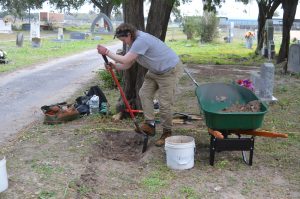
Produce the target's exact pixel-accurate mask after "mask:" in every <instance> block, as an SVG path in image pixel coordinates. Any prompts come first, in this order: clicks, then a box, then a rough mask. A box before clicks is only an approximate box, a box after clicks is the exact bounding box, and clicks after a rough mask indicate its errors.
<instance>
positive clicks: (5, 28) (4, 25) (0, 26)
mask: <svg viewBox="0 0 300 199" xmlns="http://www.w3.org/2000/svg"><path fill="white" fill-rule="evenodd" d="M11 32H12V29H11V22H5V21H3V20H0V33H11Z"/></svg>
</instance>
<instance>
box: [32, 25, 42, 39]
mask: <svg viewBox="0 0 300 199" xmlns="http://www.w3.org/2000/svg"><path fill="white" fill-rule="evenodd" d="M40 37H41V34H40V23H39V22H32V23H31V24H30V40H31V39H32V38H40Z"/></svg>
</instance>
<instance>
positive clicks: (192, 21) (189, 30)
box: [181, 16, 200, 40]
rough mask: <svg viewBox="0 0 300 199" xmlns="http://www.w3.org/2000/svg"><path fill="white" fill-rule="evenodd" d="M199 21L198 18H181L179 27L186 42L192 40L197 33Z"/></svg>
mask: <svg viewBox="0 0 300 199" xmlns="http://www.w3.org/2000/svg"><path fill="white" fill-rule="evenodd" d="M199 21H200V17H199V16H186V17H184V18H183V21H182V24H181V26H182V28H183V32H184V34H186V38H187V39H188V40H190V39H193V38H194V35H195V34H196V33H197V29H198V27H199Z"/></svg>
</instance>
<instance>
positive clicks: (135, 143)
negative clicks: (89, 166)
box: [93, 132, 143, 162]
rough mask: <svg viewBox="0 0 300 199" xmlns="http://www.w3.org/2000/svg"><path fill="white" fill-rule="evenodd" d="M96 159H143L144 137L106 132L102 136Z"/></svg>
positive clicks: (133, 133) (97, 146) (134, 134)
mask: <svg viewBox="0 0 300 199" xmlns="http://www.w3.org/2000/svg"><path fill="white" fill-rule="evenodd" d="M100 136H101V137H100V142H99V143H98V144H97V145H96V150H95V151H94V155H93V157H94V158H97V157H104V158H106V159H111V160H117V161H124V162H130V161H137V160H139V159H140V158H141V157H142V148H143V136H142V135H140V134H138V133H135V132H106V133H102V134H100Z"/></svg>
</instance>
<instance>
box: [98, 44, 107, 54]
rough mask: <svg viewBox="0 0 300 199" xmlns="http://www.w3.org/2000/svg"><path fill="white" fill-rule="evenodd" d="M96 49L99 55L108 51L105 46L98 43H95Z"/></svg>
mask: <svg viewBox="0 0 300 199" xmlns="http://www.w3.org/2000/svg"><path fill="white" fill-rule="evenodd" d="M97 50H98V53H99V54H101V55H107V54H108V52H109V50H108V49H107V48H106V47H104V46H102V45H100V44H98V45H97Z"/></svg>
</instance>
